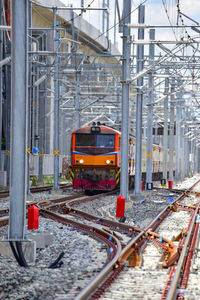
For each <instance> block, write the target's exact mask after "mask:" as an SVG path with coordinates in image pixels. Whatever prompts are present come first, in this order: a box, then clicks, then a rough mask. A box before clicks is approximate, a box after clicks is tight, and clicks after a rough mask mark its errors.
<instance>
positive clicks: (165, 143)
mask: <svg viewBox="0 0 200 300" xmlns="http://www.w3.org/2000/svg"><path fill="white" fill-rule="evenodd" d="M168 93H169V78H166V79H165V92H164V94H165V95H168ZM167 154H168V96H167V97H166V98H165V100H164V133H163V179H165V180H166V182H167V169H168V168H167V167H168V166H167Z"/></svg>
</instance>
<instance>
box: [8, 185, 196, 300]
mask: <svg viewBox="0 0 200 300" xmlns="http://www.w3.org/2000/svg"><path fill="white" fill-rule="evenodd" d="M194 187H195V186H193V187H192V188H194ZM183 192H184V194H182V195H180V197H179V198H178V199H177V200H176V201H174V202H173V203H171V204H170V205H168V207H167V208H166V209H164V210H163V211H162V212H161V213H160V214H159V215H158V216H156V218H155V219H154V220H153V221H152V222H151V224H149V226H148V227H147V228H145V229H144V230H142V229H140V228H138V227H135V226H131V225H128V224H123V223H119V222H115V221H113V220H109V219H107V218H102V217H99V216H95V215H93V214H89V213H88V212H84V211H81V210H79V209H78V208H77V206H78V205H79V204H80V203H83V202H87V201H91V200H95V199H96V198H97V197H104V194H100V195H95V196H92V197H91V196H90V197H88V196H87V197H86V196H85V195H79V198H77V195H74V196H70V197H63V198H60V199H51V200H45V201H40V202H38V204H37V205H38V207H39V208H40V213H41V215H42V216H45V217H46V218H47V217H48V218H50V219H53V220H55V221H57V222H60V223H62V224H64V225H67V226H72V227H74V228H76V229H78V230H81V231H84V232H87V234H89V235H91V236H93V234H94V236H93V237H94V238H96V239H99V240H102V241H103V243H105V244H106V245H107V246H106V247H107V252H108V259H107V261H106V262H105V267H104V268H103V269H102V271H101V272H100V273H99V274H98V275H97V276H96V277H95V278H94V279H93V280H92V281H91V282H90V283H89V284H88V286H87V287H86V288H85V289H83V290H82V291H81V293H80V294H79V295H77V296H76V298H75V299H76V300H78V299H98V298H100V297H101V299H108V298H109V299H122V298H123V297H122V295H126V298H124V299H160V298H161V297H163V298H162V299H173V298H167V297H171V296H170V294H169V293H177V289H179V291H183V293H185V291H186V290H187V289H186V288H184V284H186V283H185V282H186V279H185V278H186V277H187V276H188V274H187V276H186V275H185V277H184V280H182V281H183V283H182V285H181V286H182V288H181V286H180V288H179V287H177V282H182V281H180V278H178V280H177V282H176V283H175V285H174V287H173V288H172V280H171V279H172V276H174V274H175V272H178V271H177V270H178V264H179V261H180V259H181V255H183V257H185V255H186V254H185V253H184V252H183V251H184V249H183V248H184V247H185V249H186V251H188V247H190V248H189V249H190V250H189V252H188V253H189V255H188V257H191V258H190V261H191V259H192V257H193V256H192V253H193V252H194V251H195V247H196V248H197V243H198V241H197V239H196V240H195V239H194V238H192V236H196V237H198V236H199V229H198V228H197V227H196V219H195V216H196V215H197V214H199V206H197V202H198V201H196V202H195V203H194V199H196V197H199V192H198V189H197V190H195V191H194V190H193V191H192V190H191V189H190V190H184V191H183ZM190 198H192V200H193V203H192V202H191V199H190ZM34 204H35V203H34ZM55 211H57V212H55ZM178 211H179V212H178ZM61 214H62V215H61ZM63 214H64V215H65V216H63ZM178 215H179V216H180V219H179V220H178V219H177V216H178ZM174 216H175V219H173V218H174ZM3 218H4V222H5V216H4V217H3ZM3 218H2V222H3ZM76 218H79V222H77V220H76ZM80 218H81V221H80ZM170 218H171V219H170ZM83 219H84V220H86V221H87V222H88V223H90V224H87V223H85V224H84V222H83V221H82V220H83ZM167 220H169V221H167ZM174 220H176V222H177V223H178V224H181V223H182V224H183V226H182V228H177V229H175V235H176V236H175V238H173V236H172V235H173V234H174V233H173V230H172V229H174V227H172V228H169V225H168V228H167V229H166V228H165V222H168V224H172V225H173V224H174V222H175V221H174ZM182 220H184V222H182ZM187 223H189V225H188V227H187V226H186V224H187ZM191 224H192V225H191ZM4 225H5V224H4ZM190 226H192V227H190ZM194 226H195V232H196V233H195V234H193V232H194ZM185 229H186V230H185ZM155 232H156V233H155ZM167 232H170V234H171V235H169V236H168V235H167ZM176 233H178V234H176ZM95 235H96V236H95ZM123 235H126V236H128V237H129V240H128V241H127V240H126V242H124V240H125V239H123V238H121V236H123ZM101 236H102V237H101ZM189 236H190V238H189ZM186 239H187V241H188V244H187V246H185V245H186V244H185V243H186ZM107 241H108V243H107ZM191 241H192V245H193V246H189V244H190V242H191ZM194 245H195V246H194ZM111 250H112V251H111ZM182 253H184V254H182ZM197 259H199V258H198V253H196V260H197ZM193 260H194V257H193ZM185 263H186V262H185V260H184V259H183V264H182V265H181V267H180V270H181V271H180V274H184V270H183V269H184V266H185ZM190 263H191V262H187V266H188V265H189V264H190ZM193 265H194V263H193ZM186 269H187V270H188V267H187V268H186ZM169 270H171V271H170V273H169ZM168 273H169V275H168ZM158 279H159V282H160V284H158ZM193 281H194V282H195V279H194V280H193ZM149 282H151V284H149ZM173 284H174V283H173ZM97 287H98V288H97ZM144 288H145V291H144V290H143V289H144ZM171 290H172V291H173V292H171ZM145 297H146V298H145ZM172 297H174V295H173V296H172ZM179 297H180V298H179V299H182V298H181V297H182V294H181V293H180V296H179ZM188 299H190V298H188Z"/></svg>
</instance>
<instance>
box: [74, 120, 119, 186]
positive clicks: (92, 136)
mask: <svg viewBox="0 0 200 300" xmlns="http://www.w3.org/2000/svg"><path fill="white" fill-rule="evenodd" d="M120 139H121V134H120V132H119V131H117V130H114V129H112V128H109V127H106V126H92V127H84V128H80V129H78V130H76V131H75V132H73V133H72V143H71V167H70V174H71V179H72V182H73V188H74V189H83V190H113V189H114V188H115V187H116V185H117V184H118V183H119V174H120Z"/></svg>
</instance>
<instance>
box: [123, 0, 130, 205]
mask: <svg viewBox="0 0 200 300" xmlns="http://www.w3.org/2000/svg"><path fill="white" fill-rule="evenodd" d="M123 5H124V6H123V7H124V16H125V17H124V18H123V65H122V136H121V173H120V194H121V195H122V196H123V197H124V198H125V199H126V200H127V199H128V145H129V139H128V129H129V83H128V80H129V79H130V28H128V27H127V26H126V25H127V24H129V23H130V20H131V18H130V12H131V1H130V0H124V2H123Z"/></svg>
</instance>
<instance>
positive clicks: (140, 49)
mask: <svg viewBox="0 0 200 300" xmlns="http://www.w3.org/2000/svg"><path fill="white" fill-rule="evenodd" d="M144 14H145V6H144V5H141V6H139V17H138V23H139V24H144V19H145V17H144ZM138 39H139V40H142V39H144V29H141V28H139V29H138ZM143 66H144V46H143V45H138V46H137V73H139V72H141V71H142V70H143ZM142 87H143V77H140V78H139V79H137V106H136V158H135V195H136V196H140V195H141V194H142V192H141V178H142V170H141V164H142V102H143V92H142Z"/></svg>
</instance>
